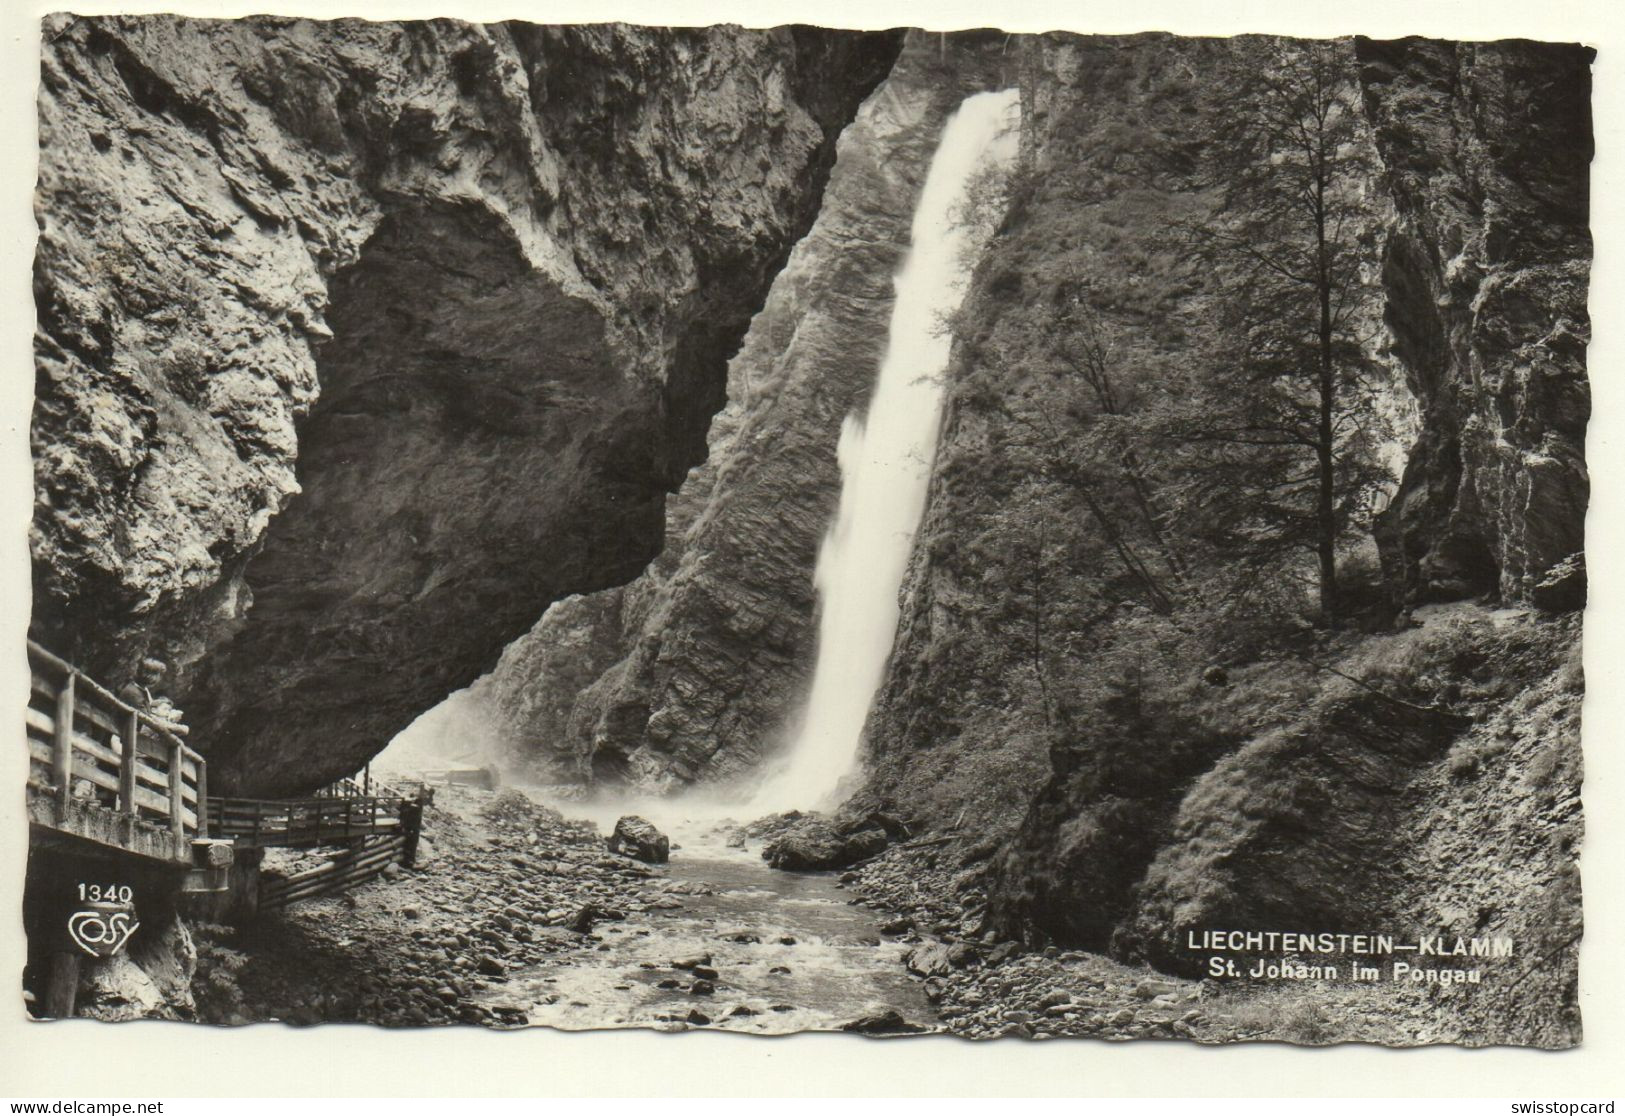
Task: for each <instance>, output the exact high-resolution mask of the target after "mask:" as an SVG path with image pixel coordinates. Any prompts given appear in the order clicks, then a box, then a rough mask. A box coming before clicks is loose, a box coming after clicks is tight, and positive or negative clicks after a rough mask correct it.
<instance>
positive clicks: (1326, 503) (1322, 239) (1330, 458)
mask: <svg viewBox="0 0 1625 1116" xmlns="http://www.w3.org/2000/svg"><path fill="white" fill-rule="evenodd" d="M1315 200H1316V206H1315V238H1316V247H1317V249H1318V252H1317V256H1318V260H1319V268H1318V270H1317V275H1316V279H1317V281H1318V282H1317V285H1318V286H1319V288H1320V289H1319V292H1318V293H1319V295H1320V416H1319V420H1320V421H1319V423H1318V425H1317V429H1316V436H1315V442H1316V445H1315V456H1316V458H1317V464H1318V466H1319V471H1320V493H1319V499H1318V500H1317V502H1316V509H1315V510H1316V515H1315V519H1316V527H1317V532H1316V539H1315V550H1316V553H1317V555H1318V556H1319V558H1320V620H1321V623H1322V624H1324V625H1326V626H1327V627H1330V626H1331V625H1333V624H1335V623H1336V622H1337V620H1338V612H1339V602H1338V599H1337V597H1338V593H1337V496H1336V482H1337V474H1336V461H1335V457H1334V453H1333V450H1334V448H1335V447H1334V445H1333V424H1332V418H1333V412H1334V409H1335V407H1336V405H1337V375H1336V369H1335V368H1334V366H1333V364H1332V276H1331V260H1330V258H1329V253H1328V248H1327V244H1326V179H1325V175H1324V173H1320V174H1317V176H1316V181H1315Z"/></svg>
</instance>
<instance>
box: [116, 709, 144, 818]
mask: <svg viewBox="0 0 1625 1116" xmlns="http://www.w3.org/2000/svg"><path fill="white" fill-rule="evenodd" d="M140 741H141V714H139V713H137V712H136V711H135V710H134V709H132V710H130V711H129V712H128V713H126V714H125V715H124V739H123V740H122V741H120V749H119V769H118V808H119V813H121V814H124V815H126V816H128V817H132V818H133V817H135V816H136V808H135V763H136V759H135V757H136V749H137V747H138V746H139V744H140Z"/></svg>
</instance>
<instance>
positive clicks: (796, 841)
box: [762, 818, 887, 872]
mask: <svg viewBox="0 0 1625 1116" xmlns="http://www.w3.org/2000/svg"><path fill="white" fill-rule="evenodd" d="M886 841H887V837H886V834H885V832H884V831H883V830H879V829H864V830H860V831H858V832H856V833H849V834H848V833H842V832H841V831H840V830H838V829H836V828H835V827H834V826H833V825H831V824H830V823H829V822H827V821H824V820H823V819H822V818H803V819H802V820H800V821H798V822H796V823H795V824H794V825H793V826H791V827H790V828H789V829H786V830H785V831H784V832H783V833H780V834H779V835H778V836H776V837H774V838H773V839H772V840H770V841H768V843H767V845H766V846H765V847H764V848H763V849H762V859H763V860H766V861H767V862H768V864H770V865H772V866H773V867H774V868H779V869H783V870H784V871H789V872H822V871H828V870H830V869H834V868H845V867H847V866H848V865H851V864H855V863H856V862H858V861H860V860H865V859H867V858H868V857H871V856H874V855H875V854H876V853H879V852H881V851H882V850H884V849H885V847H886Z"/></svg>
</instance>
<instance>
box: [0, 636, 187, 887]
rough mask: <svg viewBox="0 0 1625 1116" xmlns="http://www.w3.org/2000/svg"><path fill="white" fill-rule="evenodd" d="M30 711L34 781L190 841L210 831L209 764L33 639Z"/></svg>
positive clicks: (68, 802)
mask: <svg viewBox="0 0 1625 1116" xmlns="http://www.w3.org/2000/svg"><path fill="white" fill-rule="evenodd" d="M28 665H29V695H28V708H27V711H26V714H25V717H26V721H27V738H28V756H29V765H28V782H29V785H30V786H31V787H32V788H34V789H36V790H39V791H42V792H44V793H46V794H48V795H52V796H54V797H55V798H56V800H57V807H56V809H57V816H58V820H61V819H63V818H65V817H66V816H67V813H68V811H69V810H70V808H71V807H72V806H73V804H74V803H76V802H77V803H81V804H84V805H87V806H96V807H100V808H104V809H108V810H112V811H115V812H117V813H119V814H121V815H124V816H126V817H130V818H135V819H139V820H142V821H147V822H155V823H157V824H161V825H167V826H168V827H169V829H170V832H171V833H172V834H173V836H174V838H175V842H176V846H177V850H178V851H177V856H184V843H185V842H187V841H189V840H191V839H193V838H200V837H207V836H208V835H209V821H208V818H209V795H208V766H207V764H206V763H205V762H204V760H203V757H202V756H201V755H199V754H198V753H197V752H195V751H193V750H192V749H191V748H189V747H187V746H186V744H185V743H184V742H183V741H182V740H181V739H180V738H179V737H178V736H176V735H175V734H173V733H172V732H170V731H169V730H168V729H167V728H166V727H165V726H164V725H163V724H162V723H161V722H159V721H157V720H155V719H154V718H152V717H151V716H149V715H148V714H147V713H146V712H145V711H143V710H140V709H137V708H135V707H134V706H132V705H130V704H129V703H128V702H126V701H124V700H122V699H121V698H119V697H117V696H115V695H114V694H113V693H111V692H110V691H108V690H107V689H106V688H105V687H103V686H100V685H98V684H97V683H96V682H95V681H93V680H92V679H90V678H89V677H87V676H86V675H84V674H82V673H81V672H80V671H78V670H77V669H75V668H74V667H73V666H72V665H71V664H70V663H68V662H66V661H64V660H63V659H60V658H58V657H57V656H56V655H53V654H52V653H51V652H49V651H47V650H45V648H43V647H41V646H40V645H39V644H37V643H35V642H33V641H32V640H30V641H29V643H28Z"/></svg>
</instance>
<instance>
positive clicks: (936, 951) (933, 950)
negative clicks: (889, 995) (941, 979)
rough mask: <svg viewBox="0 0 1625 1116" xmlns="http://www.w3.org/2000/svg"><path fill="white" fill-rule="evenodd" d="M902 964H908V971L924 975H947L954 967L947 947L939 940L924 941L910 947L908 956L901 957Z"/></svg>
mask: <svg viewBox="0 0 1625 1116" xmlns="http://www.w3.org/2000/svg"><path fill="white" fill-rule="evenodd" d="M903 964H905V965H907V966H908V969H909V971H910V972H914V973H919V974H920V975H921V976H925V977H933V976H947V975H948V974H949V973H951V972H953V969H954V964H953V961H952V960H950V959H949V955H948V947H947V946H945V945H943V944H942V943H941V942H926V943H925V944H924V945H921V946H917V947H915V948H914V949H911V950H910V951H909V953H908V956H907V957H905V958H903Z"/></svg>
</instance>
